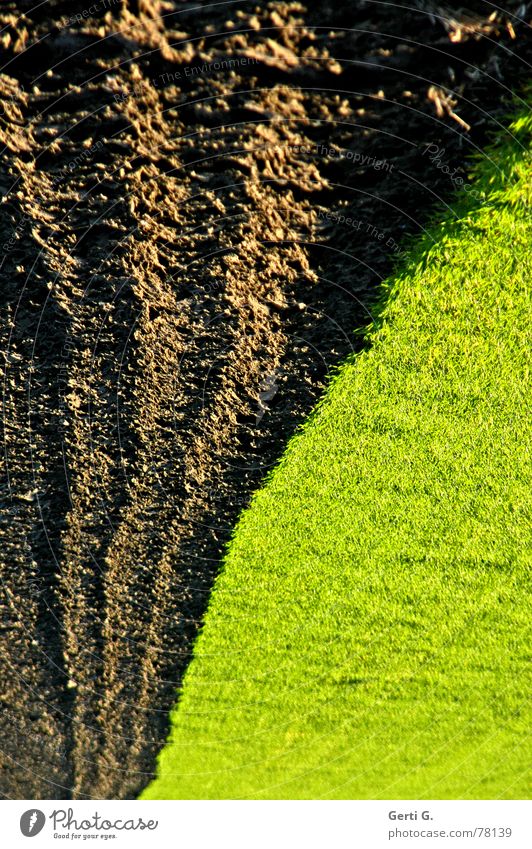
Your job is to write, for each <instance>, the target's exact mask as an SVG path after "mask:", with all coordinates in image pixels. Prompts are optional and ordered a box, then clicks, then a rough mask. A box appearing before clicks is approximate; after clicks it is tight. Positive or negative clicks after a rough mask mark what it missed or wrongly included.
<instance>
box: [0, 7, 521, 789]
mask: <svg viewBox="0 0 532 849" xmlns="http://www.w3.org/2000/svg"><path fill="white" fill-rule="evenodd" d="M531 9H532V4H530V3H529V4H527V3H518V2H515V3H514V2H512V3H507V4H506V8H505V10H500V9H499V10H498V11H497V12H496V14H495V13H494V11H493V6H492V5H491V4H489V3H485V2H479V3H470V4H469V5H468V6H467V8H465V7H460V8H457V7H454V8H451V7H444V6H440V5H436V4H431V3H420V2H416V3H414V2H412V3H411V4H405V5H401V6H398V7H394V6H392V5H390V4H388V3H378V2H360V3H350V2H330V3H329V2H323V3H320V4H316V5H313V4H309V5H308V6H306V5H304V4H302V3H299V2H271V3H265V4H261V5H257V4H256V3H245V2H242V3H226V4H207V3H201V4H198V3H181V2H155V0H138V2H133V1H132V0H131V2H126V0H122V1H121V2H120V0H100V2H99V3H95V4H92V6H90V4H87V3H86V2H84V0H82V2H77V0H76V1H75V2H72V0H69V2H58V1H57V0H50V2H45V3H41V4H34V3H33V2H28V0H17V2H7V3H4V4H3V5H2V9H1V12H0V24H1V46H2V49H1V68H0V139H1V144H2V147H3V151H2V160H3V161H2V170H1V172H0V180H1V186H0V191H1V200H2V205H1V207H0V210H1V213H2V215H1V218H0V226H1V239H2V241H1V243H0V244H1V245H2V250H1V254H0V262H1V276H2V282H1V287H0V298H1V316H2V318H1V324H0V332H1V334H2V343H1V351H2V355H3V357H4V373H3V433H4V462H5V466H4V474H3V475H2V479H1V485H2V491H1V494H0V498H1V507H2V509H1V514H0V522H1V524H0V541H1V549H0V551H1V554H0V558H1V561H2V571H1V576H2V592H3V602H4V604H3V613H2V620H1V629H2V643H1V656H2V680H3V688H2V695H1V697H0V698H1V708H2V710H1V717H2V731H1V733H2V741H3V742H2V746H1V748H2V770H1V772H0V775H1V776H2V777H1V781H0V793H1V794H2V795H3V797H5V798H57V799H69V798H76V799H82V798H88V797H96V798H131V797H135V796H136V795H137V794H138V793H139V791H140V790H141V789H142V788H143V787H145V786H146V785H147V784H148V782H149V781H150V779H151V778H152V776H153V774H154V765H155V757H156V755H157V753H158V751H159V750H160V748H161V746H162V745H163V743H164V741H165V737H166V734H167V730H168V711H169V709H170V707H171V706H172V704H173V703H174V701H175V699H176V693H178V691H179V685H180V681H181V678H182V675H183V672H184V670H185V668H186V664H187V663H188V661H189V659H190V653H191V647H192V644H193V641H194V638H195V636H196V634H197V632H198V629H199V627H200V625H201V621H202V615H203V612H204V610H205V606H206V602H207V599H208V595H209V591H210V588H211V586H212V582H213V579H214V577H215V575H216V573H217V569H218V566H219V562H220V556H221V554H222V552H223V548H224V544H225V543H226V542H227V540H228V538H229V536H230V532H231V527H232V526H233V524H234V522H235V520H236V518H237V516H238V514H239V512H240V511H241V510H242V508H243V507H244V506H245V505H246V504H247V503H248V501H249V498H250V495H251V493H252V492H253V491H254V489H256V487H257V486H258V484H259V483H260V481H261V480H262V479H263V478H264V475H265V473H266V472H267V471H268V469H270V468H271V466H272V465H273V464H274V463H275V461H276V459H277V458H278V457H279V455H280V453H281V451H282V448H283V446H284V445H285V444H286V441H287V440H288V438H289V437H290V435H291V434H292V433H293V432H294V430H295V429H296V428H297V426H298V425H299V424H300V423H301V422H302V421H303V420H304V418H305V416H306V415H307V414H308V412H309V411H310V410H311V408H312V406H313V404H314V403H315V402H316V400H317V399H318V398H319V396H320V394H321V392H322V390H323V387H324V385H325V384H326V381H327V378H328V375H329V374H330V371H331V369H333V368H334V367H335V366H336V364H338V363H339V362H340V361H341V360H342V359H344V358H345V356H346V355H348V354H349V353H350V352H351V351H353V350H356V349H357V348H359V347H360V345H361V344H362V342H361V340H360V339H359V337H357V336H356V335H355V334H354V331H355V330H356V329H357V328H359V327H361V326H365V325H368V323H370V322H371V320H372V319H371V315H372V313H371V311H372V305H373V303H374V301H375V297H376V295H377V292H378V288H379V285H380V283H381V281H382V279H383V278H384V277H385V276H387V274H388V273H389V272H390V269H391V268H392V267H393V262H394V257H396V256H397V255H399V253H400V251H401V250H402V247H403V246H404V243H405V238H407V237H409V236H414V235H415V234H417V233H419V232H420V231H422V230H423V228H424V226H425V224H426V223H427V220H428V218H429V217H430V214H431V210H432V209H433V208H434V205H435V204H436V202H437V201H438V200H440V199H443V200H444V201H445V202H447V203H452V197H453V192H454V190H455V188H456V187H457V185H458V184H459V182H460V181H462V182H467V157H469V156H470V155H471V154H472V153H474V152H475V151H478V150H481V149H482V146H483V145H484V143H485V142H486V140H487V139H488V137H489V134H490V132H491V131H493V130H494V129H495V128H499V127H500V125H501V121H502V115H503V113H504V111H505V110H506V109H507V108H508V103H509V101H510V97H511V93H512V91H519V88H520V85H521V83H522V81H523V80H524V79H525V77H526V71H527V69H528V68H529V65H528V64H527V57H528V60H529V59H530V55H531V50H530V44H531V39H530V32H531V30H530V20H531V17H532V12H531Z"/></svg>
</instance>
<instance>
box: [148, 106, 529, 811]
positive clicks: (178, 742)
mask: <svg viewBox="0 0 532 849" xmlns="http://www.w3.org/2000/svg"><path fill="white" fill-rule="evenodd" d="M510 131H511V132H510V134H509V135H508V136H506V137H504V138H502V139H501V140H499V142H498V143H496V144H495V145H493V146H492V148H491V149H490V150H489V157H485V158H483V159H482V161H479V162H477V163H476V165H475V179H476V187H477V189H478V190H479V192H480V193H482V192H483V193H484V198H485V199H484V201H483V202H479V201H476V202H475V201H473V200H472V197H471V194H469V195H468V194H467V193H466V192H462V193H460V194H459V195H458V196H457V198H456V203H455V204H454V210H453V212H452V213H449V214H447V215H446V217H445V218H444V220H443V221H442V222H441V223H440V224H437V225H435V226H434V227H433V228H432V230H431V232H430V233H429V235H428V236H427V237H425V238H422V239H420V240H419V241H418V242H417V243H415V244H414V245H412V246H411V248H410V250H409V254H408V257H407V259H406V261H405V262H404V263H403V265H402V267H401V268H400V269H399V270H398V272H397V274H396V275H395V277H394V278H393V279H392V280H391V281H389V284H388V287H387V289H386V292H385V296H386V298H385V299H384V298H383V302H384V300H386V303H385V306H383V308H382V313H381V320H380V326H379V328H378V329H377V330H375V331H372V332H371V343H372V344H371V347H370V349H369V350H367V351H365V352H363V353H362V354H360V355H358V356H356V357H354V358H352V359H351V360H350V361H348V362H347V363H345V364H344V365H343V366H342V367H341V369H340V370H339V371H338V374H337V375H336V377H335V379H334V381H333V383H332V384H331V386H330V387H329V389H328V391H327V393H326V395H325V397H324V399H323V400H322V402H321V403H320V405H319V406H318V408H317V410H316V411H315V413H314V414H313V416H312V417H311V418H310V420H309V421H308V423H307V425H306V426H305V428H304V429H303V430H302V432H300V433H299V434H298V435H297V436H296V437H295V438H293V439H292V440H291V442H290V444H289V445H288V448H287V450H286V452H285V454H284V456H283V458H282V461H281V462H280V464H279V466H278V467H277V468H276V469H275V471H274V472H273V474H271V475H270V477H269V479H268V481H267V482H266V485H265V486H264V488H263V489H262V490H261V491H259V492H258V493H257V494H256V496H255V497H254V499H253V502H252V505H251V507H250V508H249V509H248V510H247V511H246V512H245V513H244V514H243V515H242V517H241V519H240V521H239V523H238V525H237V527H236V530H235V533H234V537H233V540H232V543H231V545H230V547H229V551H228V553H227V556H226V560H225V564H224V568H223V571H222V573H221V574H220V576H219V578H218V580H217V582H216V585H215V589H214V591H213V594H212V597H211V601H210V604H209V609H208V613H207V616H206V621H205V626H204V628H203V631H202V633H201V635H200V637H199V639H198V640H197V643H196V648H195V656H194V659H193V661H192V663H191V665H190V667H189V670H188V672H187V675H186V678H185V682H184V687H183V690H182V692H181V694H180V699H179V703H178V705H177V706H176V708H175V709H174V711H173V713H172V717H171V722H172V730H171V734H170V739H169V741H168V743H167V745H166V747H165V749H164V750H163V751H162V753H161V755H160V758H159V763H158V776H157V778H156V779H155V780H154V781H153V782H152V783H151V784H150V785H149V786H148V788H147V789H146V790H145V791H144V793H143V794H142V795H141V798H144V799H176V798H190V799H199V798H241V797H243V798H291V799H297V798H322V797H325V798H392V799H393V798H416V799H422V798H499V797H501V798H520V797H522V796H524V795H526V776H527V767H528V764H529V761H530V746H529V743H528V739H527V733H528V722H527V720H528V719H529V714H528V712H527V692H529V691H530V686H528V687H527V680H528V684H530V681H529V674H530V668H529V665H528V663H527V645H529V643H528V640H529V616H528V612H527V589H528V584H527V581H528V580H529V568H530V552H531V550H532V545H531V542H532V539H531V531H530V528H531V525H532V523H531V521H530V519H531V517H530V511H529V493H530V483H531V480H530V479H531V476H532V475H531V464H530V455H529V448H530V426H529V424H528V421H527V413H528V417H529V415H530V402H529V398H530V381H529V368H530V362H529V354H528V352H529V351H530V350H531V342H532V338H531V337H532V332H531V320H530V319H531V314H532V310H531V306H532V304H531V298H530V279H531V274H530V272H531V268H532V259H531V255H530V244H531V243H532V238H531V237H532V225H531V221H530V197H531V188H532V181H531V176H530V156H529V154H528V153H527V152H526V151H527V149H528V148H529V145H530V139H531V136H532V117H531V115H530V113H528V112H525V111H524V110H521V112H520V113H519V114H518V116H517V117H516V118H515V119H514V121H513V123H512V124H511V127H510Z"/></svg>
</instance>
